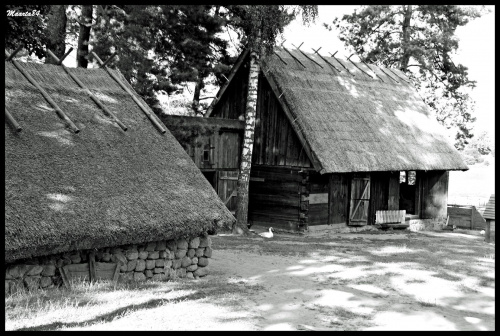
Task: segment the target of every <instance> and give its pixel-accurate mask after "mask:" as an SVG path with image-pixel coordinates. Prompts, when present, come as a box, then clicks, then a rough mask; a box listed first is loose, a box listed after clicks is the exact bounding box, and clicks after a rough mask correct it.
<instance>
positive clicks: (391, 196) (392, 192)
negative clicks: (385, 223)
mask: <svg viewBox="0 0 500 336" xmlns="http://www.w3.org/2000/svg"><path fill="white" fill-rule="evenodd" d="M399 174H400V173H399V171H395V172H390V173H389V181H388V191H387V192H388V195H387V197H388V200H387V203H388V204H387V210H399ZM417 179H418V177H417Z"/></svg>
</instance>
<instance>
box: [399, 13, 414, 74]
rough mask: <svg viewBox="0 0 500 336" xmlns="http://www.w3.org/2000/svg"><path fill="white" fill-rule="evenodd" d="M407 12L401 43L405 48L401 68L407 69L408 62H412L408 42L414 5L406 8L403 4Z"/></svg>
mask: <svg viewBox="0 0 500 336" xmlns="http://www.w3.org/2000/svg"><path fill="white" fill-rule="evenodd" d="M403 10H404V13H405V18H404V20H403V43H402V44H401V46H402V49H403V56H402V57H401V67H400V68H401V69H403V70H406V68H407V67H408V63H409V62H410V53H409V52H408V44H409V43H410V38H411V36H410V22H411V14H412V6H411V5H407V6H406V8H405V6H403Z"/></svg>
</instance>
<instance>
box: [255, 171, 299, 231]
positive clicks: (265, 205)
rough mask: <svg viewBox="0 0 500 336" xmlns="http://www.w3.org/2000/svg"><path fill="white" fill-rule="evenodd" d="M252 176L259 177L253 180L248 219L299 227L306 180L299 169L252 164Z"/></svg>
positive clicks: (291, 228)
mask: <svg viewBox="0 0 500 336" xmlns="http://www.w3.org/2000/svg"><path fill="white" fill-rule="evenodd" d="M251 177H259V178H260V179H259V181H255V180H250V187H249V209H248V219H249V222H250V223H253V224H259V225H265V226H273V227H277V228H282V229H286V230H297V229H298V228H299V226H300V223H301V220H300V213H301V210H300V204H301V190H302V181H303V176H302V174H300V173H299V169H286V168H278V167H264V166H253V167H252V172H251ZM261 179H263V181H261Z"/></svg>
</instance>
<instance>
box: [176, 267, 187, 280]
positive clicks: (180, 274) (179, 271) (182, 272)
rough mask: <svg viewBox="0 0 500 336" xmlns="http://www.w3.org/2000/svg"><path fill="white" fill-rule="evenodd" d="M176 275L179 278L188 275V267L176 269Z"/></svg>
mask: <svg viewBox="0 0 500 336" xmlns="http://www.w3.org/2000/svg"><path fill="white" fill-rule="evenodd" d="M175 273H176V275H177V277H178V278H184V277H186V269H185V268H178V269H177V270H176V271H175Z"/></svg>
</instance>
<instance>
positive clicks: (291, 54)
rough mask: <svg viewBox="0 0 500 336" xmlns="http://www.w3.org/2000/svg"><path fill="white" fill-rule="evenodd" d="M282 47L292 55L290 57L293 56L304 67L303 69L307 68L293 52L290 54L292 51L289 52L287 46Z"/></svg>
mask: <svg viewBox="0 0 500 336" xmlns="http://www.w3.org/2000/svg"><path fill="white" fill-rule="evenodd" d="M283 49H284V50H285V51H286V52H287V53H288V54H290V56H292V58H293V59H294V60H296V61H297V62H299V63H300V65H302V66H303V67H304V69H305V68H307V67H306V66H305V65H304V64H302V62H301V61H300V60H299V59H298V58H297V57H295V56H293V54H292V53H291V52H290V51H289V50H288V49H287V48H285V47H283Z"/></svg>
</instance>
